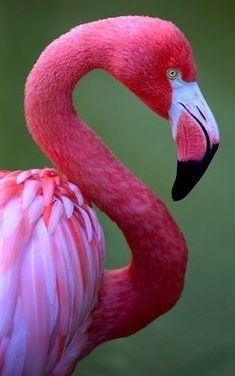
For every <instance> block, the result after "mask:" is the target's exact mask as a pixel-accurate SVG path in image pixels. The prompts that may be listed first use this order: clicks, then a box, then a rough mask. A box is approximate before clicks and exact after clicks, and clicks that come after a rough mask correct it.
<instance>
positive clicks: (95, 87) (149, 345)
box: [0, 0, 235, 376]
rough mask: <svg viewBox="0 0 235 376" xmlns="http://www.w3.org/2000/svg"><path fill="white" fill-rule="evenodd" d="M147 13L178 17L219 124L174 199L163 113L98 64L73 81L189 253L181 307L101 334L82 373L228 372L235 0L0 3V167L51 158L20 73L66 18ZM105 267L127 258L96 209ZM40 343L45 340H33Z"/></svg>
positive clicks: (80, 103) (234, 311)
mask: <svg viewBox="0 0 235 376" xmlns="http://www.w3.org/2000/svg"><path fill="white" fill-rule="evenodd" d="M128 14H144V15H151V16H159V17H161V18H165V19H170V20H172V21H173V22H175V23H176V24H177V25H178V26H180V28H181V29H182V30H183V31H184V32H185V34H186V35H187V37H188V39H189V40H190V42H191V43H192V46H193V50H194V55H195V58H196V61H197V65H198V70H199V76H200V79H199V81H200V86H201V89H202V91H203V93H204V95H205V98H206V100H207V101H208V103H209V105H210V107H211V108H212V110H213V112H214V114H215V117H216V119H217V121H218V124H219V126H220V130H221V145H220V148H219V151H218V153H217V155H216V157H215V159H214V161H213V163H212V164H211V166H210V168H209V170H208V172H207V173H206V175H205V176H204V178H203V179H202V181H200V183H199V185H198V186H197V187H196V188H195V190H194V191H193V192H192V194H191V195H190V196H189V197H188V198H187V199H185V200H184V201H181V202H179V203H173V202H172V201H171V198H170V189H171V185H172V182H173V180H174V177H175V164H176V162H175V145H174V143H173V141H172V138H171V133H170V128H169V126H168V124H167V123H166V122H165V121H162V120H161V119H160V118H158V117H156V116H155V115H154V114H153V113H151V112H150V111H149V110H148V109H147V108H146V107H145V106H144V105H143V104H142V103H141V102H140V101H139V100H138V99H137V98H135V97H134V96H133V95H132V94H131V93H130V92H129V91H128V90H127V89H125V88H124V87H123V86H121V85H120V84H119V83H118V82H116V81H114V80H113V79H112V78H111V77H109V76H108V75H107V74H106V73H104V72H100V71H96V72H92V73H91V74H90V75H89V76H87V77H86V78H84V79H83V80H82V81H81V83H80V85H79V88H77V89H76V93H75V102H76V106H77V108H78V109H79V112H80V114H81V115H82V116H83V118H84V119H85V120H86V121H87V122H88V124H90V125H91V126H92V127H93V129H95V130H96V131H97V133H98V134H99V135H100V136H102V138H103V139H104V140H105V141H106V142H107V143H108V145H109V146H110V147H111V149H112V150H113V151H114V152H115V153H116V154H117V155H118V157H119V158H120V159H121V160H122V161H123V162H124V163H125V164H126V165H127V166H128V167H129V168H130V169H131V170H132V171H133V172H134V173H135V174H136V175H137V176H138V177H139V178H141V179H142V180H143V181H144V182H145V183H146V184H147V185H148V186H150V187H151V188H152V189H153V190H154V191H155V192H157V193H158V194H159V195H160V197H161V198H162V199H163V200H164V201H165V202H166V204H167V205H168V207H169V209H170V211H171V213H172V214H173V215H174V217H175V218H176V220H177V222H178V223H179V224H180V226H181V228H182V230H183V232H184V234H185V236H186V239H187V242H188V246H189V250H190V258H189V264H188V269H187V276H186V285H185V289H184V293H183V296H182V298H181V300H180V301H179V303H178V304H177V306H176V307H175V308H174V309H172V310H171V311H170V312H169V313H167V314H166V315H165V316H163V317H161V318H160V319H158V320H156V321H155V322H154V323H153V324H151V325H149V326H148V327H147V328H145V329H144V330H142V331H141V332H139V333H138V334H136V335H134V336H132V337H130V338H126V339H121V340H116V341H113V342H110V343H106V344H104V345H103V346H100V347H99V348H97V349H96V350H95V351H94V352H93V353H92V354H91V355H90V356H89V357H87V358H86V359H85V360H84V361H83V362H82V363H81V364H80V365H79V366H78V371H77V374H79V375H80V376H88V375H89V376H90V375H104V374H105V375H110V376H120V375H125V374H127V375H129V376H131V375H133V376H134V375H135V376H137V375H143V374H146V375H149V376H152V375H160V376H170V375H176V376H178V375H179V376H185V375H186V376H187V375H190V376H194V375H195V376H198V375H201V376H215V375H223V376H231V375H235V354H234V350H235V349H234V347H235V339H234V334H235V302H234V300H235V299H234V297H235V296H234V295H235V294H234V290H235V254H234V252H235V244H234V243H235V228H234V212H235V210H234V209H235V207H234V198H235V189H234V182H235V174H234V157H235V155H234V154H235V152H234V150H235V149H234V141H235V128H234V127H235V121H234V108H235V103H234V98H235V95H234V86H235V79H234V77H235V43H234V42H235V25H234V22H235V5H234V2H233V1H226V0H225V1H216V0H215V1H209V0H208V1H206V0H204V1H202V0H199V1H191V2H190V1H183V0H181V1H172V2H170V1H166V0H159V1H156V0H151V1H149V0H139V1H123V0H119V1H104V0H100V1H89V2H88V1H78V0H77V1H72V0H67V1H65V0H64V1H62V0H60V1H59V0H51V1H43V0H42V1H16V0H15V1H13V0H12V1H11V0H5V1H3V0H1V1H0V163H1V168H2V169H24V168H25V169H27V168H31V167H37V166H45V165H48V164H49V162H48V161H47V160H46V159H45V157H44V156H43V155H42V153H41V152H40V151H39V149H38V148H37V146H36V145H35V144H34V143H33V141H32V140H31V138H30V136H29V135H28V133H27V131H26V128H25V122H24V116H23V88H24V81H25V79H26V76H27V73H28V72H29V70H30V68H31V66H32V64H33V63H34V61H35V59H36V58H37V56H38V55H39V53H40V52H41V51H42V49H43V48H44V47H45V46H46V45H47V44H48V43H49V42H51V40H53V39H54V38H55V37H56V36H58V35H60V34H62V33H64V32H66V31H67V30H68V29H70V28H71V27H73V26H75V25H77V24H80V23H83V22H88V21H91V20H94V19H97V18H105V17H109V16H116V15H128ZM100 218H101V221H102V224H103V227H104V230H105V234H106V239H107V265H108V266H121V265H124V264H126V263H127V262H128V250H127V247H126V245H125V242H124V240H123V237H122V235H121V233H120V232H119V230H118V229H117V228H116V227H115V226H114V225H113V224H112V223H110V221H109V220H108V219H107V218H106V217H105V216H103V215H102V216H100ZM39 351H40V349H39Z"/></svg>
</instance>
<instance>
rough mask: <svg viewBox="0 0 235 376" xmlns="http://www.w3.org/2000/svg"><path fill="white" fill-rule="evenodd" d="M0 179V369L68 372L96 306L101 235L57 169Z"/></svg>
mask: <svg viewBox="0 0 235 376" xmlns="http://www.w3.org/2000/svg"><path fill="white" fill-rule="evenodd" d="M0 176H1V178H0V220H1V223H0V226H1V232H0V250H1V263H0V317H1V320H0V338H1V342H0V344H1V346H0V370H1V371H0V372H1V375H9V376H10V375H24V376H27V375H28V376H32V375H33V376H37V375H38V376H42V375H51V374H53V375H64V374H66V373H67V370H68V367H69V366H71V363H72V364H73V363H74V361H75V360H76V359H77V357H78V356H79V353H80V352H81V349H82V348H83V347H84V344H85V343H86V337H87V334H86V331H87V327H88V326H89V314H90V312H91V310H92V309H93V308H94V307H95V304H96V303H97V296H98V291H99V288H100V284H101V277H102V273H103V263H104V238H103V233H102V230H101V227H100V225H99V222H98V220H97V218H96V215H95V213H94V211H93V209H92V208H91V207H90V206H89V205H88V203H87V202H86V201H84V199H83V196H82V194H81V192H80V191H79V189H78V188H77V187H76V186H75V185H74V184H72V183H69V182H68V181H67V180H66V179H65V178H64V177H62V176H61V175H59V174H58V173H57V172H56V171H55V170H53V169H42V170H28V171H16V172H13V173H11V172H4V171H2V172H1V175H0ZM32 359H33V362H32Z"/></svg>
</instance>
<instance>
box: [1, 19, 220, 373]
mask: <svg viewBox="0 0 235 376" xmlns="http://www.w3.org/2000/svg"><path fill="white" fill-rule="evenodd" d="M95 68H100V69H104V70H106V71H108V72H109V73H110V74H111V75H112V76H113V77H115V78H116V79H118V80H119V81H120V82H122V83H123V84H124V85H126V86H127V87H128V88H129V89H130V90H131V91H132V92H133V93H134V94H136V95H137V96H138V97H139V98H140V99H141V100H143V101H144V103H146V104H147V106H148V107H150V108H151V109H152V110H153V111H155V112H156V113H157V114H159V115H161V116H163V117H165V118H166V119H169V120H170V122H171V128H172V134H173V137H174V139H175V140H176V143H177V148H178V164H177V178H176V181H175V184H174V187H173V191H172V197H173V199H175V200H179V199H181V198H183V197H185V196H186V195H187V194H188V193H189V192H190V191H191V189H192V188H193V186H194V185H195V184H196V183H197V181H198V180H199V179H200V177H201V176H202V174H203V173H204V172H205V170H206V168H207V166H208V164H209V163H210V161H211V159H212V157H213V155H214V153H215V151H216V148H217V146H218V141H219V134H218V129H217V125H216V122H215V119H214V117H213V115H212V113H211V111H210V109H209V107H208V106H207V104H206V102H205V100H204V98H203V96H202V94H201V92H200V90H199V88H198V85H197V83H196V82H195V80H196V78H197V72H196V67H195V64H194V60H193V56H192V51H191V47H190V44H189V42H188V41H187V40H186V38H185V36H184V35H183V33H182V32H181V31H180V30H179V29H178V28H177V27H176V26H175V25H173V24H172V23H171V22H167V21H163V20H160V19H157V18H150V17H139V16H136V17H134V16H133V17H132V16H130V17H118V18H113V19H107V20H100V21H97V22H92V23H89V24H86V25H81V26H79V27H76V28H74V29H73V30H71V31H70V32H68V33H67V34H65V35H63V36H61V37H60V38H58V39H57V40H55V41H54V42H53V43H51V44H50V45H49V46H48V47H47V48H46V49H45V51H44V52H43V53H42V54H41V56H40V57H39V59H38V61H37V63H36V64H35V66H34V68H33V69H32V71H31V72H30V74H29V76H28V79H27V83H26V87H25V116H26V121H27V126H28V129H29V131H30V133H31V135H32V137H33V138H34V140H35V141H36V142H37V144H38V145H39V146H40V147H41V149H42V150H43V151H44V153H45V154H46V155H47V156H48V157H49V158H50V160H51V161H52V162H53V163H54V164H55V165H56V166H58V167H59V170H60V171H63V173H64V174H65V175H66V178H65V177H63V176H61V175H60V174H59V173H58V172H56V171H55V170H53V169H42V170H29V171H16V172H4V171H3V172H1V175H0V375H1V376H13V375H14V376H29V375H30V376H32V375H33V376H37V375H38V376H44V375H45V376H47V375H53V376H56V375H57V376H64V375H71V373H72V372H73V369H74V367H75V364H76V361H77V360H79V359H82V358H83V357H84V356H86V355H87V354H88V353H89V352H90V351H92V349H94V348H95V347H96V346H97V345H99V344H101V343H103V342H105V341H108V340H111V339H114V338H118V337H123V336H127V335H130V334H133V333H135V332H136V331H138V330H140V329H141V328H143V327H144V326H146V325H148V324H149V323H150V322H151V321H152V320H154V319H155V318H157V317H158V316H160V315H162V314H163V313H165V312H166V311H168V310H169V309H170V308H172V307H173V306H174V305H175V303H176V302H177V300H178V299H179V297H180V295H181V293H182V289H183V285H184V276H185V270H186V263H187V246H186V243H185V240H184V237H183V235H182V233H181V231H180V229H179V228H178V226H177V224H176V223H175V221H174V220H173V218H172V217H171V215H170V213H169V212H168V210H167V208H166V206H165V205H164V204H163V203H162V202H161V200H160V199H159V198H158V197H157V196H156V195H155V194H154V193H153V192H152V191H151V190H150V189H149V188H148V187H146V186H145V185H144V184H143V183H142V182H141V181H140V180H138V179H137V178H136V177H135V176H134V175H133V174H132V173H131V172H130V171H129V170H128V169H127V168H126V167H125V166H123V165H122V163H121V162H119V161H118V159H117V158H116V157H115V156H114V155H113V154H112V152H111V151H110V150H109V149H108V147H107V146H106V145H105V144H104V143H103V142H102V141H101V140H100V139H99V138H98V137H97V136H96V134H95V133H94V132H93V131H92V130H91V129H90V128H89V127H88V126H87V125H86V124H85V122H84V121H83V120H81V119H80V118H79V117H78V116H77V113H76V111H75V108H74V106H73V103H72V92H73V89H74V87H75V85H76V83H77V82H78V81H79V80H80V79H81V78H82V77H83V76H84V75H85V74H86V73H88V72H90V71H91V70H92V69H95ZM67 179H68V180H67ZM83 197H85V198H86V199H84V198H83ZM91 203H95V204H96V205H97V206H98V207H99V208H100V209H101V210H103V211H104V212H105V213H106V214H107V215H108V216H109V217H110V219H111V220H113V221H114V222H115V223H116V224H117V225H118V226H119V228H120V229H121V231H122V232H123V234H124V236H125V238H126V241H127V243H128V245H129V247H130V250H131V254H132V257H131V260H130V263H129V265H128V266H126V267H124V268H121V269H116V270H104V266H103V265H104V249H105V246H104V238H103V233H102V230H101V227H100V225H99V223H98V220H97V218H96V215H95V213H94V211H93V209H92V208H91V206H90V205H91Z"/></svg>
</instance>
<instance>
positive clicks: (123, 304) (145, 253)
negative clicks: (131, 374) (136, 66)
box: [25, 17, 186, 351]
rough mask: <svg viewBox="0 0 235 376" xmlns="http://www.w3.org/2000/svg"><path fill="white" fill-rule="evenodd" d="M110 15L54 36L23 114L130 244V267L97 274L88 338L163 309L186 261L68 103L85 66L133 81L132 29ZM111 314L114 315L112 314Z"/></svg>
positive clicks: (164, 214) (172, 232) (149, 199)
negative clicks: (126, 56) (128, 60)
mask: <svg viewBox="0 0 235 376" xmlns="http://www.w3.org/2000/svg"><path fill="white" fill-rule="evenodd" d="M137 18H139V19H141V17H137ZM117 20H118V19H113V20H106V21H98V22H95V23H91V24H87V25H82V26H79V27H77V28H75V29H73V30H72V31H70V32H69V33H67V34H65V35H64V36H62V37H60V38H59V39H57V40H56V41H54V42H53V43H52V44H51V45H50V46H49V47H48V48H47V49H46V50H45V51H44V52H43V54H42V55H41V56H40V58H39V60H38V62H37V63H36V65H35V66H34V68H33V70H32V72H31V73H30V75H29V77H28V80H27V84H26V91H25V113H26V119H27V124H28V127H29V130H30V132H31V134H32V136H33V138H34V139H35V141H36V142H37V143H38V144H39V145H40V147H41V148H42V149H43V151H44V152H45V154H46V155H47V156H48V157H49V158H50V159H51V160H52V161H53V162H54V163H55V164H56V165H57V166H58V167H59V168H60V169H61V170H62V171H63V172H64V173H65V174H66V176H67V177H68V178H69V179H70V180H71V181H73V182H74V183H76V184H77V185H78V186H79V188H80V189H81V191H82V192H83V194H84V195H85V196H86V197H87V198H88V199H90V200H91V201H92V202H94V203H95V204H96V205H97V206H98V207H100V209H101V210H103V211H104V212H105V213H106V214H107V215H108V216H109V217H110V218H111V219H112V220H113V221H115V222H116V223H117V225H118V226H119V227H120V228H121V230H122V231H123V233H124V235H125V237H126V240H127V242H128V244H129V245H130V248H131V251H132V255H133V257H132V262H131V264H130V266H129V267H127V268H124V269H120V270H116V271H108V272H107V271H106V273H105V275H104V281H103V286H102V288H101V294H100V304H99V306H98V308H97V309H96V311H95V312H94V320H93V327H94V328H95V329H94V333H93V337H96V340H94V338H93V340H92V341H93V342H92V343H93V344H94V343H95V342H97V343H98V342H101V341H104V340H107V339H110V338H114V337H118V336H123V335H127V334H130V333H132V332H134V331H136V330H138V329H139V328H140V327H143V326H144V325H146V324H147V323H148V322H150V321H151V320H153V319H154V318H155V317H156V316H158V315H160V314H162V313H163V312H165V311H166V310H167V309H169V308H170V307H171V306H172V305H173V304H174V303H175V301H176V300H177V299H178V297H179V295H180V293H181V290H182V286H183V279H184V272H185V264H186V247H185V242H184V239H183V236H182V235H181V232H180V230H179V229H178V227H177V226H176V224H175V223H174V221H173V219H172V218H171V217H170V215H169V213H168V211H167V209H166V208H165V206H164V204H163V203H161V201H160V200H159V199H158V198H157V197H156V196H155V195H154V194H153V193H152V192H151V191H150V190H149V189H148V188H146V187H145V186H144V184H143V183H142V182H140V181H139V180H138V179H136V178H135V177H134V176H133V175H132V174H131V173H130V172H129V171H128V170H127V169H126V168H125V167H124V166H123V165H122V164H121V163H120V162H119V161H118V160H117V159H116V158H115V156H114V155H113V154H112V153H111V151H110V150H109V149H108V148H107V147H106V146H105V145H104V144H103V143H102V141H101V140H100V139H99V138H98V137H97V136H96V135H95V133H94V132H93V131H92V130H91V129H90V128H88V127H87V125H86V124H85V123H84V122H83V121H82V120H80V119H79V118H78V117H77V114H76V111H75V109H74V107H73V103H72V92H73V89H74V87H75V85H76V83H77V82H78V81H79V79H80V78H81V77H83V76H84V75H85V74H86V73H88V72H89V71H90V70H92V69H95V68H102V69H105V70H107V71H108V72H109V73H111V74H112V75H113V76H115V77H116V78H118V79H119V80H120V81H122V82H123V83H124V84H126V86H129V87H130V86H133V85H129V84H128V83H129V81H128V75H126V74H125V72H123V71H122V69H121V67H122V63H123V61H122V60H121V58H120V60H119V55H122V58H123V50H124V51H125V48H126V49H127V48H128V44H130V41H131V40H132V38H134V37H135V35H134V34H135V31H133V30H132V29H131V28H130V24H129V23H128V22H127V21H126V22H124V21H122V19H121V25H120V22H119V23H118V22H117ZM121 26H122V27H121ZM128 38H129V40H128ZM120 40H123V41H124V42H125V43H124V42H123V43H124V44H125V46H124V45H123V43H121V44H120ZM138 80H140V81H141V78H138V77H137V78H136V80H135V85H136V86H135V88H137V87H138V85H139V86H140V82H139V83H138ZM131 88H132V89H133V87H131ZM133 91H135V90H134V89H133ZM137 91H138V89H136V92H137ZM117 314H118V318H117V320H115V319H113V320H111V318H112V317H115V315H117ZM99 328H100V330H99ZM92 330H93V329H92V328H91V332H92ZM90 347H93V345H90ZM87 351H89V350H87Z"/></svg>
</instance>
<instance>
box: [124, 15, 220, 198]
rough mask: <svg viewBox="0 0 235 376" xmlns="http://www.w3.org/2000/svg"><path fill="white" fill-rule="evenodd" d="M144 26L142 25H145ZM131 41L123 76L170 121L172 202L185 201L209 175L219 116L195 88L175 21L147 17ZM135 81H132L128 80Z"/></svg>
mask: <svg viewBox="0 0 235 376" xmlns="http://www.w3.org/2000/svg"><path fill="white" fill-rule="evenodd" d="M143 23H144V25H143ZM137 34H138V35H137V37H136V35H135V38H133V41H132V42H131V43H129V47H128V48H129V50H130V49H131V56H134V59H132V60H130V61H128V58H127V53H125V49H123V51H124V52H123V54H124V59H123V61H125V62H127V63H128V67H127V69H126V70H125V69H123V67H121V70H122V72H125V71H126V72H127V77H124V78H121V79H122V81H125V83H127V82H128V84H127V86H129V88H130V89H131V90H132V91H133V92H135V94H137V96H138V97H140V98H141V99H142V100H143V101H144V102H145V103H146V104H147V105H148V107H150V108H151V109H152V110H153V111H154V112H156V113H157V114H159V115H160V116H162V117H164V118H166V119H168V120H169V121H170V124H171V129H172V134H173V138H174V140H175V141H176V144H177V174H176V179H175V182H174V185H173V188H172V198H173V200H181V199H182V198H184V197H186V196H187V194H188V193H189V192H190V191H191V190H192V189H193V187H194V186H195V184H196V183H197V182H198V181H199V179H200V178H201V177H202V175H203V174H204V172H205V171H206V169H207V167H208V165H209V163H210V161H211V160H212V158H213V156H214V154H215V152H216V150H217V148H218V144H219V131H218V127H217V124H216V121H215V118H214V116H213V114H212V112H211V110H210V108H209V107H208V105H207V103H206V101H205V99H204V97H203V95H202V93H201V91H200V89H199V86H198V84H197V71H196V66H195V63H194V59H193V55H192V50H191V46H190V44H189V42H188V41H187V39H186V37H185V36H184V34H183V33H182V32H181V31H180V30H179V29H178V28H177V27H176V26H175V25H174V24H173V23H171V22H168V21H163V20H160V19H153V18H148V17H147V18H145V20H144V21H141V25H140V27H139V29H138V32H137ZM130 77H131V79H130Z"/></svg>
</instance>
